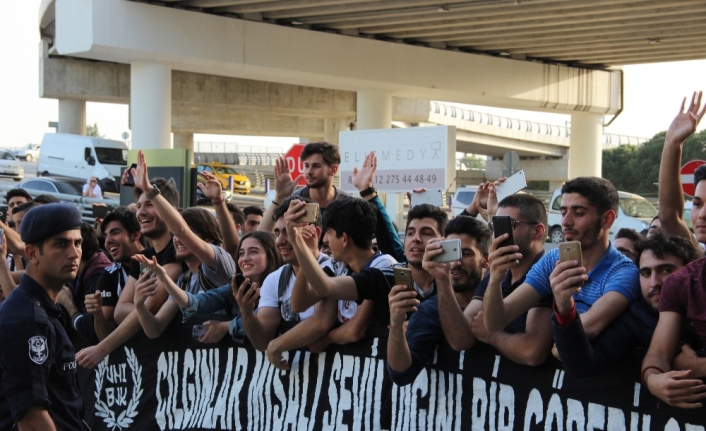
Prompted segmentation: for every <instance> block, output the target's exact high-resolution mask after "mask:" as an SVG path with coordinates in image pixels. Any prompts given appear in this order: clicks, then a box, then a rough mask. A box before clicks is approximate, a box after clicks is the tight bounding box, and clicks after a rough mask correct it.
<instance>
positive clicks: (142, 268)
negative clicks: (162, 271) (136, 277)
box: [140, 262, 155, 278]
mask: <svg viewBox="0 0 706 431" xmlns="http://www.w3.org/2000/svg"><path fill="white" fill-rule="evenodd" d="M145 273H149V274H150V276H149V277H147V278H154V277H155V275H154V273H153V272H152V271H150V269H149V268H148V267H147V265H145V264H144V263H142V262H140V277H142V276H143V275H144V274H145Z"/></svg>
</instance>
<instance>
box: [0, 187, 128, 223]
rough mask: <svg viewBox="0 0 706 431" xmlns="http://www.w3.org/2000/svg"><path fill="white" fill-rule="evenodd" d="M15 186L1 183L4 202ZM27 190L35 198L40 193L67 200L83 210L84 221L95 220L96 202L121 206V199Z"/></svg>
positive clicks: (0, 188)
mask: <svg viewBox="0 0 706 431" xmlns="http://www.w3.org/2000/svg"><path fill="white" fill-rule="evenodd" d="M15 188H17V186H16V185H13V184H8V185H0V196H2V202H5V195H6V194H7V192H8V190H11V189H15ZM25 190H26V191H27V193H29V195H30V196H32V198H35V197H37V196H39V195H51V196H54V197H55V198H57V199H59V200H60V201H61V202H65V203H67V204H71V205H73V206H75V207H76V208H78V210H79V211H81V218H82V219H83V221H85V222H88V223H93V222H94V221H95V219H94V218H93V204H94V203H101V204H106V205H109V206H113V207H118V206H120V200H119V199H111V198H107V199H98V198H84V197H83V196H76V195H69V194H65V193H50V192H46V191H44V190H32V189H25Z"/></svg>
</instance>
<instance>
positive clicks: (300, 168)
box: [284, 144, 706, 186]
mask: <svg viewBox="0 0 706 431" xmlns="http://www.w3.org/2000/svg"><path fill="white" fill-rule="evenodd" d="M303 149H304V144H294V145H292V148H290V149H289V150H288V151H287V153H286V154H285V155H284V159H285V160H286V161H287V165H288V166H289V173H290V174H291V175H292V180H295V179H296V178H297V177H298V176H299V175H300V174H303V173H304V163H303V162H302V160H301V154H302V150H303ZM705 163H706V162H705ZM297 185H299V186H305V185H306V181H304V178H303V177H302V179H301V180H300V181H299V183H298V184H297Z"/></svg>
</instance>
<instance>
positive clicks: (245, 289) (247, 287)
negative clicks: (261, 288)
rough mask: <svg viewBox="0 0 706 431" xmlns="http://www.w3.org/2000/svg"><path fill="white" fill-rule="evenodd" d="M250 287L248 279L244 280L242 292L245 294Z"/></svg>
mask: <svg viewBox="0 0 706 431" xmlns="http://www.w3.org/2000/svg"><path fill="white" fill-rule="evenodd" d="M250 287H252V283H251V282H250V280H245V286H244V287H243V294H245V293H246V292H247V291H248V290H250Z"/></svg>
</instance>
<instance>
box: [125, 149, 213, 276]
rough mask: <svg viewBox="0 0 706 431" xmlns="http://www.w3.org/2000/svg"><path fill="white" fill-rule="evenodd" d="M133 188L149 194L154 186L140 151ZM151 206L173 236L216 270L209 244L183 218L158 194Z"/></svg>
mask: <svg viewBox="0 0 706 431" xmlns="http://www.w3.org/2000/svg"><path fill="white" fill-rule="evenodd" d="M133 175H134V177H135V186H136V187H139V188H140V189H142V191H143V192H145V193H150V192H151V191H152V190H153V189H154V186H153V185H152V184H150V181H149V177H148V174H147V163H146V162H145V155H144V154H143V153H142V151H139V152H138V153H137V168H136V169H134V172H133ZM151 201H152V205H153V206H154V208H155V210H157V214H159V216H160V217H161V218H162V220H163V221H164V223H166V225H167V229H169V231H170V232H172V233H173V234H174V235H176V236H177V237H179V241H181V242H182V243H183V244H184V245H185V246H186V247H187V248H188V249H189V250H190V251H191V252H192V253H194V255H195V256H196V257H198V259H199V260H200V261H201V262H202V263H203V264H205V265H206V266H208V267H209V268H211V269H216V265H217V264H218V262H217V260H216V252H215V251H214V250H213V247H211V245H210V244H208V243H207V242H206V241H204V240H202V239H201V238H199V237H198V235H196V234H195V233H194V232H193V231H192V230H191V229H190V228H189V226H188V225H187V224H186V221H184V218H183V217H182V216H181V214H179V211H177V209H176V208H174V207H173V206H172V205H171V204H170V203H169V202H168V201H167V200H166V199H165V198H164V196H162V195H161V194H158V195H157V196H155V197H154V198H152V199H151Z"/></svg>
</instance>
